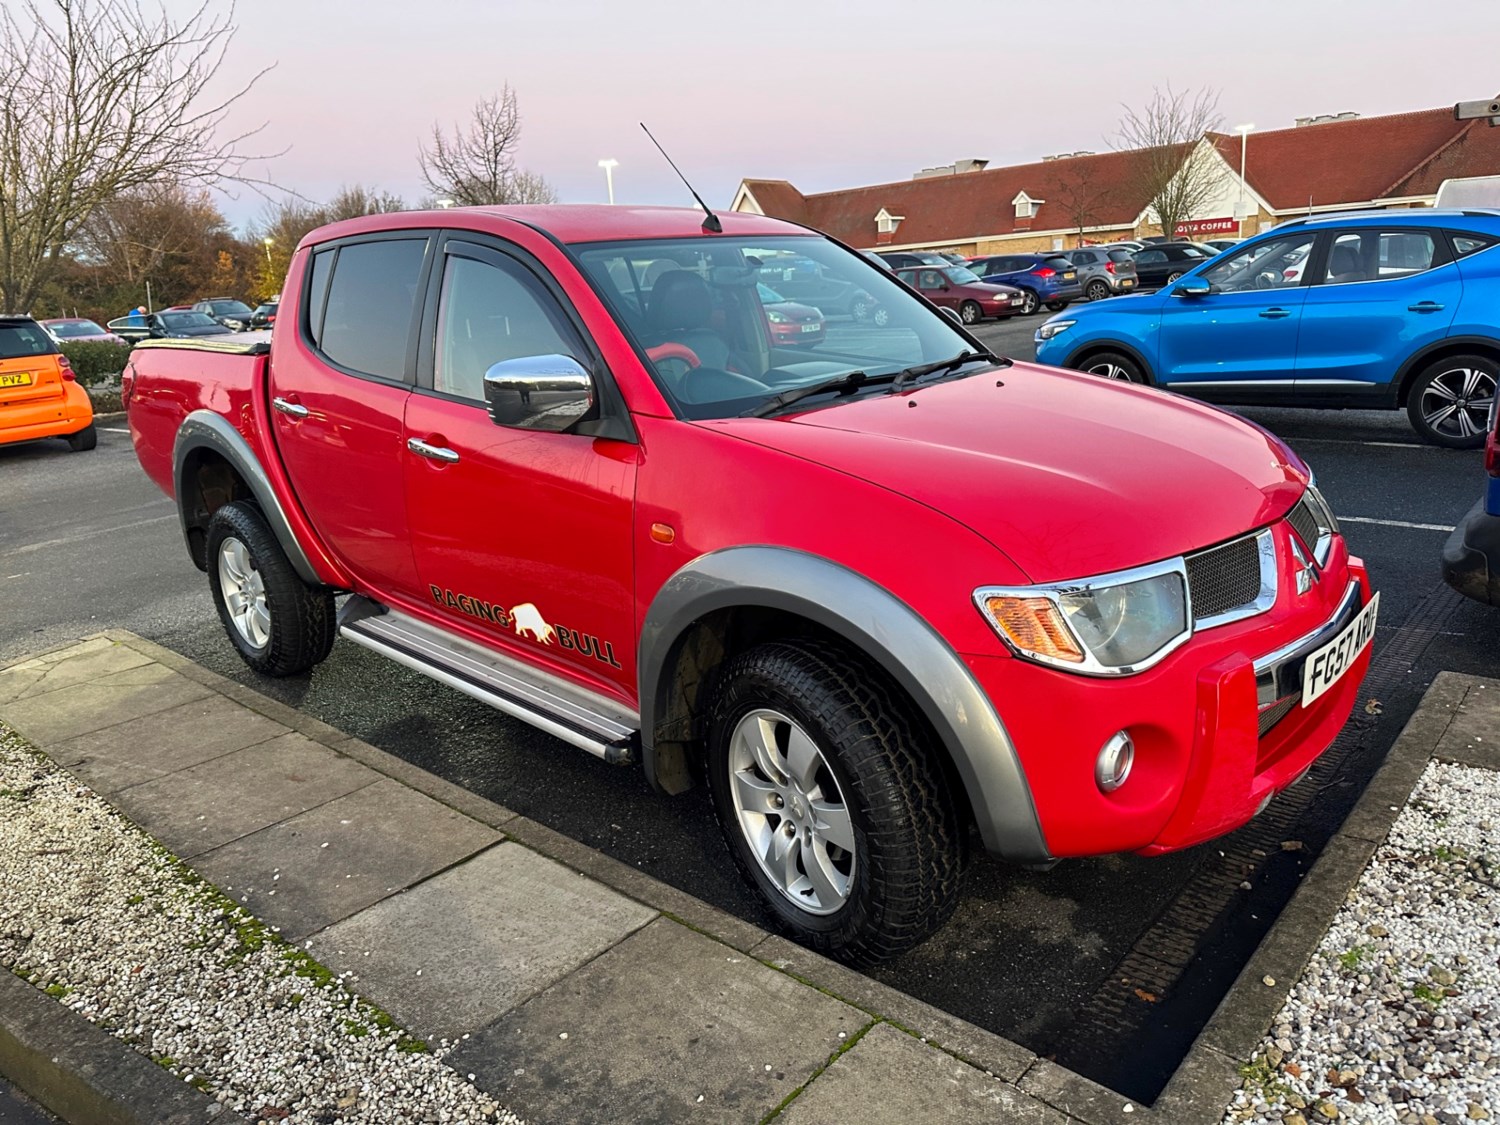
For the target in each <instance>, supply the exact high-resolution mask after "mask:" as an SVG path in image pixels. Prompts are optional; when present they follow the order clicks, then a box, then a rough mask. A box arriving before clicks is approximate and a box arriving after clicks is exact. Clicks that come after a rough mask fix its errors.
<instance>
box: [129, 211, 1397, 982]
mask: <svg viewBox="0 0 1500 1125" xmlns="http://www.w3.org/2000/svg"><path fill="white" fill-rule="evenodd" d="M716 227H721V228H722V229H715V228H716ZM809 260H811V261H812V262H814V263H816V265H817V267H818V268H819V269H820V270H821V272H822V275H823V276H825V277H830V278H835V279H840V280H843V281H846V282H848V283H849V284H851V285H855V286H857V287H859V288H860V289H862V290H864V291H867V292H868V293H870V294H871V296H872V298H873V299H875V300H877V301H878V302H879V303H880V306H881V307H882V308H883V309H885V310H887V312H888V316H887V318H886V322H885V324H884V325H883V326H881V327H876V326H874V325H871V324H867V323H864V322H860V321H857V320H855V319H854V318H853V317H847V316H846V317H838V316H831V317H829V318H828V319H827V322H826V324H825V325H824V332H823V333H822V335H821V337H820V338H819V339H818V341H817V342H816V343H815V344H813V345H812V346H800V347H795V348H793V347H789V346H785V344H784V342H783V341H781V340H780V339H778V338H775V337H773V336H772V335H771V334H770V333H769V332H768V330H767V320H766V316H765V313H764V308H763V306H762V304H761V301H762V297H761V296H760V293H759V289H760V288H761V286H760V282H761V280H762V279H763V278H764V277H770V276H779V275H781V274H782V273H783V272H784V270H785V269H791V268H798V266H799V265H801V264H804V263H806V262H807V261H809ZM773 288H774V287H773ZM283 301H284V304H283V305H282V309H281V312H282V315H281V316H280V318H279V319H278V321H277V326H276V330H275V334H274V336H273V337H271V338H270V340H269V341H265V340H250V339H248V338H241V339H240V340H237V341H233V342H226V343H210V342H206V341H205V342H195V341H186V340H184V341H177V340H171V341H168V340H162V341H152V342H149V343H146V344H143V345H141V346H140V347H139V348H137V349H136V351H135V352H134V353H133V359H132V361H131V363H130V366H129V370H127V372H126V373H125V376H124V380H123V384H124V386H123V392H124V397H125V399H126V404H127V409H128V411H129V421H130V430H131V434H132V436H133V438H134V441H135V447H136V450H137V453H138V455H139V457H140V461H141V464H142V465H143V466H144V467H145V469H146V471H147V472H148V473H149V474H150V475H151V476H152V477H153V478H154V479H155V480H156V481H157V483H158V484H160V486H161V487H162V488H163V489H164V490H165V491H166V492H167V493H168V494H169V495H170V496H172V497H175V499H176V502H177V507H178V510H179V512H180V513H181V519H182V528H183V532H184V534H185V537H186V541H187V548H188V550H189V551H190V552H191V554H192V557H193V560H194V561H195V562H196V563H197V564H198V566H199V567H200V568H202V569H203V570H205V571H207V573H208V578H209V582H210V584H211V586H212V589H213V596H214V601H215V604H216V605H217V606H218V609H219V613H220V615H221V617H222V618H223V622H224V625H225V628H226V630H227V632H228V635H229V639H230V640H231V641H232V643H233V644H234V645H235V647H236V648H237V649H238V650H239V652H240V654H241V655H242V656H243V657H244V659H245V660H246V661H247V662H248V663H249V664H250V666H251V667H253V668H255V669H257V670H258V671H260V672H263V673H265V674H268V675H272V676H286V675H295V674H299V673H305V672H307V671H308V669H310V668H312V667H313V666H314V665H315V664H317V663H318V662H319V661H321V660H322V659H324V658H325V657H326V656H327V655H328V654H329V651H330V649H331V648H332V646H333V643H334V639H335V635H341V636H343V637H346V638H348V639H349V640H350V641H353V642H355V643H357V644H361V645H365V646H367V647H369V648H371V649H374V650H375V651H377V652H380V653H383V654H385V655H386V656H388V657H390V658H391V659H392V660H395V661H398V662H399V663H401V664H404V665H406V666H407V667H409V668H414V669H416V670H417V671H419V672H422V673H425V674H426V675H428V676H431V677H432V678H434V679H436V680H438V681H440V682H442V683H445V684H447V685H449V686H451V687H453V688H456V689H458V690H459V691H462V692H466V693H468V694H470V695H472V696H474V697H476V698H478V699H481V700H484V701H486V702H487V703H489V704H492V705H493V706H494V707H496V708H498V709H499V710H501V711H503V712H505V713H507V714H510V715H513V716H517V717H519V718H521V719H524V720H526V721H527V722H530V723H533V724H535V725H536V726H538V727H540V728H541V729H543V730H546V731H549V732H551V733H552V734H555V735H557V736H558V737H559V738H560V739H562V740H563V741H565V742H568V743H571V744H572V745H574V746H577V747H580V748H582V749H584V750H587V751H589V752H591V753H593V754H596V755H598V756H599V757H600V758H602V759H604V760H605V761H607V762H612V763H620V764H639V766H640V767H641V768H643V769H644V771H645V773H646V776H647V777H648V778H649V779H650V781H651V782H652V784H653V785H654V786H656V787H657V788H658V789H660V790H661V791H663V792H665V793H679V792H682V791H683V790H686V789H687V788H689V787H690V786H692V785H694V784H695V783H696V782H698V781H706V783H707V784H708V786H709V788H710V790H711V793H712V796H713V800H714V805H715V808H716V810H717V812H718V815H719V817H720V820H721V822H722V825H723V828H724V833H725V836H726V839H727V841H728V845H729V851H730V852H731V854H732V855H733V857H734V859H735V861H736V862H737V863H738V865H739V867H740V868H741V870H742V871H743V873H744V875H745V877H746V878H747V879H748V880H749V881H750V882H751V883H752V884H753V885H754V886H755V887H756V888H757V890H758V891H759V892H760V894H761V896H762V898H763V899H764V902H765V904H766V906H767V908H768V910H769V911H770V913H771V914H772V915H774V917H775V918H776V920H777V921H778V922H779V924H781V925H782V926H783V927H785V928H786V929H787V930H789V931H790V932H791V933H792V934H793V935H795V936H796V937H798V938H799V939H800V940H802V941H804V942H806V943H808V944H811V945H813V946H814V947H816V948H819V949H821V950H824V951H827V952H829V953H832V954H834V955H836V956H840V957H843V958H845V959H848V960H851V961H864V962H869V961H875V960H879V959H881V958H884V957H889V956H892V955H894V954H897V953H899V952H901V951H902V950H904V949H907V948H909V947H910V946H912V945H913V944H915V943H916V942H918V941H920V940H921V939H922V938H923V937H924V936H925V935H927V934H928V933H930V932H931V931H932V930H933V929H935V928H936V927H938V926H939V925H941V924H942V922H943V921H944V920H945V918H946V917H947V916H948V914H949V912H950V911H951V910H952V908H953V906H954V903H955V898H956V895H957V889H958V885H959V879H960V874H961V870H962V864H963V859H964V855H965V852H966V849H967V847H968V842H969V839H970V830H971V829H976V830H977V834H978V837H979V839H980V840H981V841H982V845H983V846H984V847H985V848H987V849H988V850H990V851H991V852H994V853H997V854H998V855H1000V856H1002V857H1005V858H1006V859H1009V860H1012V861H1015V862H1016V863H1019V864H1026V865H1033V866H1045V865H1048V864H1051V863H1052V862H1054V861H1055V860H1057V859H1059V858H1062V857H1068V856H1087V855H1096V854H1101V853H1108V852H1119V851H1136V852H1144V853H1156V852H1165V851H1170V850H1173V849H1177V848H1183V847H1187V846H1189V845H1192V844H1196V843H1198V842H1200V841H1203V840H1207V839H1209V838H1211V837H1214V836H1216V835H1218V834H1221V833H1223V832H1226V831H1228V830H1230V829H1232V828H1234V827H1236V826H1237V825H1240V824H1242V823H1244V822H1245V821H1247V820H1248V819H1250V818H1251V817H1252V816H1254V815H1255V814H1256V813H1257V812H1258V811H1259V810H1260V809H1261V808H1263V807H1264V806H1265V804H1266V803H1267V802H1268V801H1269V800H1270V799H1271V797H1272V796H1273V795H1274V794H1275V793H1276V792H1277V791H1278V790H1280V789H1283V788H1284V787H1286V786H1288V785H1290V784H1291V783H1292V782H1293V781H1295V780H1297V779H1298V778H1299V777H1300V776H1301V775H1302V774H1303V773H1304V772H1305V771H1306V770H1307V768H1308V767H1309V765H1310V764H1311V763H1312V761H1313V760H1314V759H1315V758H1316V757H1317V756H1318V755H1319V754H1320V753H1321V752H1322V751H1323V750H1324V749H1325V748H1326V747H1327V746H1328V744H1329V743H1330V742H1331V741H1332V739H1333V737H1334V735H1335V734H1336V732H1337V731H1338V730H1339V728H1340V727H1341V726H1342V725H1343V723H1344V721H1345V719H1346V718H1347V717H1348V715H1349V713H1350V709H1351V707H1352V705H1353V703H1354V699H1355V696H1356V693H1357V692H1358V690H1359V684H1360V681H1361V679H1362V677H1363V674H1364V671H1365V668H1366V666H1367V663H1368V659H1369V657H1368V646H1369V641H1370V636H1371V634H1372V632H1373V627H1374V615H1375V609H1376V605H1377V598H1376V596H1375V595H1374V594H1373V592H1372V591H1371V589H1370V586H1369V580H1368V578H1367V576H1366V573H1365V570H1364V567H1363V565H1362V564H1361V563H1360V562H1359V561H1358V560H1357V559H1354V558H1351V557H1350V555H1349V553H1348V550H1347V549H1346V547H1345V543H1344V539H1343V537H1342V535H1341V534H1340V532H1339V528H1338V525H1337V522H1336V521H1335V519H1334V517H1333V515H1332V513H1331V512H1330V510H1329V508H1328V506H1327V504H1325V503H1324V501H1323V499H1322V497H1321V496H1320V495H1319V493H1318V491H1317V489H1316V488H1315V487H1314V486H1313V483H1312V480H1311V477H1310V474H1309V471H1308V469H1307V468H1306V466H1305V465H1303V463H1302V462H1301V461H1300V460H1299V459H1298V458H1297V457H1296V456H1295V455H1294V454H1293V453H1292V452H1291V451H1290V450H1289V449H1288V448H1287V447H1286V446H1285V445H1283V444H1282V443H1281V442H1280V441H1279V440H1277V439H1276V438H1275V437H1273V436H1271V435H1269V434H1267V433H1266V432H1264V431H1263V430H1261V429H1259V428H1257V427H1256V426H1254V425H1251V424H1249V423H1247V422H1245V421H1242V420H1240V419H1238V418H1236V417H1233V416H1231V415H1229V414H1226V413H1222V412H1220V411H1218V410H1215V409H1213V408H1211V407H1207V406H1203V405H1200V404H1196V403H1193V402H1190V401H1187V400H1184V399H1180V398H1175V397H1169V396H1166V395H1163V394H1160V393H1158V392H1156V391H1154V390H1151V389H1150V388H1144V387H1136V386H1131V385H1129V384H1123V383H1115V382H1106V381H1102V380H1099V379H1097V378H1094V377H1092V376H1089V375H1085V374H1080V373H1077V372H1065V371H1057V370H1052V369H1048V368H1043V367H1038V366H1035V365H1027V364H1020V363H1011V362H1010V361H1008V360H1005V359H1001V358H998V357H996V356H993V355H990V354H989V353H988V352H987V351H986V349H985V348H984V346H983V345H982V344H980V343H979V342H978V341H977V340H976V339H975V338H974V337H973V336H971V335H969V334H968V333H967V332H966V331H965V330H964V328H963V327H962V326H961V325H960V324H959V323H957V321H956V318H954V317H952V316H951V315H943V314H941V313H940V312H939V311H938V310H937V309H936V308H934V307H933V306H932V305H931V304H929V303H928V302H926V301H925V300H924V299H923V298H922V297H921V296H920V295H919V294H917V293H915V292H913V291H912V290H911V289H909V288H907V287H906V286H904V285H902V284H901V283H900V282H899V281H898V280H897V279H895V278H894V277H892V276H891V275H890V274H889V273H887V272H885V271H882V270H880V269H878V268H876V267H875V266H873V265H871V264H870V263H869V262H868V261H867V260H865V259H864V258H863V257H861V256H860V255H859V254H858V253H856V252H854V251H852V250H850V249H848V248H847V247H845V246H842V245H840V244H838V243H836V242H833V241H831V240H829V239H827V238H824V237H823V236H821V235H819V234H817V233H816V232H814V231H811V230H808V229H805V228H802V227H799V226H796V225H794V224H790V223H786V222H781V221H778V220H773V219H769V218H764V217H761V216H757V215H747V214H739V213H726V214H722V215H720V216H718V222H717V223H714V222H707V221H705V220H704V216H703V214H702V213H699V212H691V211H680V210H671V209H656V208H627V207H591V206H556V207H509V208H474V209H461V210H449V211H440V212H429V213H422V212H413V213H403V214H391V215H374V216H369V217H367V218H362V219H355V220H350V221H348V222H341V223H337V224H334V225H331V226H327V227H324V228H322V229H319V230H316V231H314V232H312V233H311V234H309V235H308V236H307V237H306V238H305V239H304V240H303V242H302V244H301V245H300V247H299V248H298V250H297V252H296V255H295V257H294V259H293V261H292V265H291V270H290V273H289V275H288V277H287V280H286V286H285V289H284V290H283ZM809 335H812V334H811V333H809ZM799 342H800V341H799ZM340 599H342V604H341V605H340Z"/></svg>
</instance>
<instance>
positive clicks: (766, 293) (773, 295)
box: [755, 285, 786, 305]
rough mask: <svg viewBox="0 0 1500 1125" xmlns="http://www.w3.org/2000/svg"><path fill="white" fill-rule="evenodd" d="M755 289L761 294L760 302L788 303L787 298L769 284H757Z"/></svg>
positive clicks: (769, 303)
mask: <svg viewBox="0 0 1500 1125" xmlns="http://www.w3.org/2000/svg"><path fill="white" fill-rule="evenodd" d="M755 291H756V292H757V293H759V294H760V303H761V304H763V305H781V304H785V303H786V298H785V297H783V296H782V295H781V294H780V293H778V292H776V290H774V289H772V288H771V287H770V286H769V285H757V286H756V287H755Z"/></svg>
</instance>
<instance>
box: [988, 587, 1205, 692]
mask: <svg viewBox="0 0 1500 1125" xmlns="http://www.w3.org/2000/svg"><path fill="white" fill-rule="evenodd" d="M974 601H975V604H977V605H978V606H979V609H980V612H982V613H983V614H984V615H985V618H986V619H987V620H988V621H989V622H990V624H991V625H992V626H993V627H994V629H995V632H996V633H998V634H999V635H1000V639H1001V640H1002V641H1004V642H1005V644H1006V645H1007V647H1009V648H1010V649H1011V651H1012V652H1014V653H1015V654H1016V655H1017V656H1020V657H1024V658H1025V659H1027V660H1034V661H1036V662H1037V663H1039V664H1047V665H1050V666H1052V667H1054V668H1065V669H1068V670H1070V671H1074V672H1082V673H1084V674H1086V675H1093V676H1125V675H1129V674H1130V673H1132V672H1140V671H1144V670H1145V669H1147V668H1150V667H1151V666H1152V665H1153V664H1156V663H1157V662H1159V661H1160V660H1162V659H1164V658H1165V657H1166V656H1167V654H1168V653H1170V652H1172V651H1173V650H1174V649H1176V648H1177V647H1178V646H1179V645H1181V644H1183V643H1184V642H1185V641H1186V640H1187V639H1188V637H1189V636H1191V635H1192V628H1191V625H1190V623H1189V619H1188V605H1187V572H1186V568H1185V566H1184V564H1183V562H1182V560H1181V559H1173V560H1171V561H1170V562H1165V563H1159V564H1156V565H1155V566H1149V567H1139V568H1137V569H1135V570H1126V571H1120V572H1119V573H1117V574H1107V575H1101V576H1100V577H1098V578H1087V579H1081V580H1079V581H1076V582H1059V583H1055V584H1052V585H1045V586H1019V587H982V588H981V589H978V590H975V591H974Z"/></svg>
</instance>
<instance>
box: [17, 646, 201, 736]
mask: <svg viewBox="0 0 1500 1125" xmlns="http://www.w3.org/2000/svg"><path fill="white" fill-rule="evenodd" d="M208 694H209V690H208V688H206V687H204V686H203V685H202V684H195V683H194V682H193V681H192V680H189V679H187V678H186V677H185V676H179V675H178V674H177V673H175V672H173V671H172V670H171V669H170V668H165V667H163V666H162V665H160V664H142V665H140V666H138V667H134V668H127V669H125V670H124V671H121V672H114V673H112V674H110V675H106V676H101V677H99V678H98V679H95V680H90V681H88V682H86V683H78V684H73V685H72V686H71V687H69V688H68V689H67V690H66V691H62V690H59V691H49V692H47V693H46V694H45V695H35V696H30V697H28V698H26V699H17V700H15V701H14V702H11V703H7V704H4V705H3V710H0V714H3V715H4V717H5V721H6V722H7V723H9V724H10V725H11V726H13V727H14V728H15V729H16V730H18V731H19V732H20V733H21V734H22V735H23V736H25V737H26V738H28V739H29V740H31V741H32V742H33V743H35V744H36V745H38V746H41V747H44V748H45V747H50V746H52V745H53V744H55V743H58V742H62V741H64V740H66V739H69V738H76V737H78V736H79V735H80V734H87V733H88V732H89V731H94V730H99V729H100V728H102V727H112V726H115V725H117V724H119V723H123V722H126V721H128V720H130V719H137V718H140V717H141V716H142V715H154V714H156V713H157V712H160V711H166V710H169V709H170V708H173V707H177V706H180V705H181V704H183V703H187V702H190V701H191V700H194V699H202V698H204V697H205V696H207V695H208Z"/></svg>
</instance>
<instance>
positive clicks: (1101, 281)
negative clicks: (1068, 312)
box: [1058, 246, 1139, 301]
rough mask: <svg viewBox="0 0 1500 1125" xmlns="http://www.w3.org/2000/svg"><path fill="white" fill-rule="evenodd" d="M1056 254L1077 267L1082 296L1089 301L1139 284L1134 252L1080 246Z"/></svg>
mask: <svg viewBox="0 0 1500 1125" xmlns="http://www.w3.org/2000/svg"><path fill="white" fill-rule="evenodd" d="M1058 253H1059V254H1061V255H1062V256H1063V257H1064V258H1066V259H1068V261H1070V262H1072V263H1073V265H1074V266H1076V267H1077V268H1078V280H1079V281H1081V282H1083V295H1084V296H1085V297H1087V298H1088V299H1089V300H1090V301H1102V300H1104V298H1106V297H1113V296H1115V295H1116V294H1118V293H1134V292H1135V289H1136V286H1137V285H1138V284H1139V282H1138V281H1137V280H1136V276H1135V255H1134V254H1133V253H1131V252H1130V251H1129V250H1126V249H1124V248H1123V247H1118V246H1084V247H1080V248H1079V249H1077V250H1060V251H1058Z"/></svg>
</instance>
